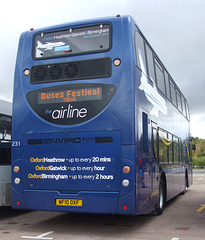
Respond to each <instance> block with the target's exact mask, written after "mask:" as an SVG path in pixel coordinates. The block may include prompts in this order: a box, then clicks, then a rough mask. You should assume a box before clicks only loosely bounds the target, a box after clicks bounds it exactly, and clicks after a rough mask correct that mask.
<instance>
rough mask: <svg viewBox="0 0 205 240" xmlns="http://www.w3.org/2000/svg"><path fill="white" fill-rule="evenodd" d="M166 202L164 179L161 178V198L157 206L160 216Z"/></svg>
mask: <svg viewBox="0 0 205 240" xmlns="http://www.w3.org/2000/svg"><path fill="white" fill-rule="evenodd" d="M164 203H165V186H164V181H163V180H162V179H161V180H160V184H159V200H158V204H157V208H156V214H157V215H158V216H159V215H161V214H162V213H163V211H164Z"/></svg>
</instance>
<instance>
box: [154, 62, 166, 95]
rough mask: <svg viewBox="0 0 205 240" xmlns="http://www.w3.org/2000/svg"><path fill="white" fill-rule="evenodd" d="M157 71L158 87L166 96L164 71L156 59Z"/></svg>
mask: <svg viewBox="0 0 205 240" xmlns="http://www.w3.org/2000/svg"><path fill="white" fill-rule="evenodd" d="M155 71H156V78H157V86H158V88H159V89H160V90H161V91H162V92H163V93H164V95H166V92H165V84H164V71H163V68H162V66H161V65H160V63H159V62H158V61H157V60H156V59H155Z"/></svg>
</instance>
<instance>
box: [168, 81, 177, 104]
mask: <svg viewBox="0 0 205 240" xmlns="http://www.w3.org/2000/svg"><path fill="white" fill-rule="evenodd" d="M170 87H171V97H172V103H173V104H174V105H175V106H176V107H177V98H176V90H175V87H174V84H173V83H172V81H170Z"/></svg>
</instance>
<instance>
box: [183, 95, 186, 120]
mask: <svg viewBox="0 0 205 240" xmlns="http://www.w3.org/2000/svg"><path fill="white" fill-rule="evenodd" d="M182 110H183V114H184V116H185V117H186V106H185V99H184V96H183V95H182Z"/></svg>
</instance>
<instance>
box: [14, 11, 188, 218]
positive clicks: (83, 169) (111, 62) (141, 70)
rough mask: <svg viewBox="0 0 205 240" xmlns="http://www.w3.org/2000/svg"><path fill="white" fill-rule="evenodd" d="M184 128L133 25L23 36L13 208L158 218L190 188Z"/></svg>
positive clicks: (71, 27) (179, 103)
mask: <svg viewBox="0 0 205 240" xmlns="http://www.w3.org/2000/svg"><path fill="white" fill-rule="evenodd" d="M189 126H190V125H189V110H188V104H187V101H186V99H185V97H184V96H183V94H182V92H181V91H180V89H179V88H178V86H177V85H176V83H175V82H174V81H173V79H172V77H171V76H170V74H169V73H168V71H167V70H166V68H165V67H164V65H163V64H162V63H161V61H160V59H159V58H158V56H157V55H156V54H155V52H154V51H153V49H152V48H151V46H150V45H149V43H148V42H147V40H146V39H145V38H144V36H143V34H142V33H141V31H140V30H139V28H138V26H137V25H136V23H135V21H134V20H133V18H132V17H130V16H119V15H118V16H116V17H111V18H102V19H94V20H87V21H81V22H76V23H67V24H63V25H59V26H54V27H48V28H44V29H37V30H31V31H28V32H25V33H23V34H22V35H21V37H20V41H19V48H18V55H17V60H16V70H15V80H14V97H13V125H12V129H13V133H12V207H13V208H16V209H34V210H49V211H50V210H51V211H65V212H81V213H102V214H104V213H105V214H146V213H151V212H152V211H155V212H156V213H157V214H158V215H159V214H162V212H163V209H164V204H165V203H166V201H168V200H169V199H171V198H173V197H175V196H176V195H178V194H180V193H184V192H185V189H186V187H188V186H189V185H190V184H192V164H191V150H190V127H189Z"/></svg>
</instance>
